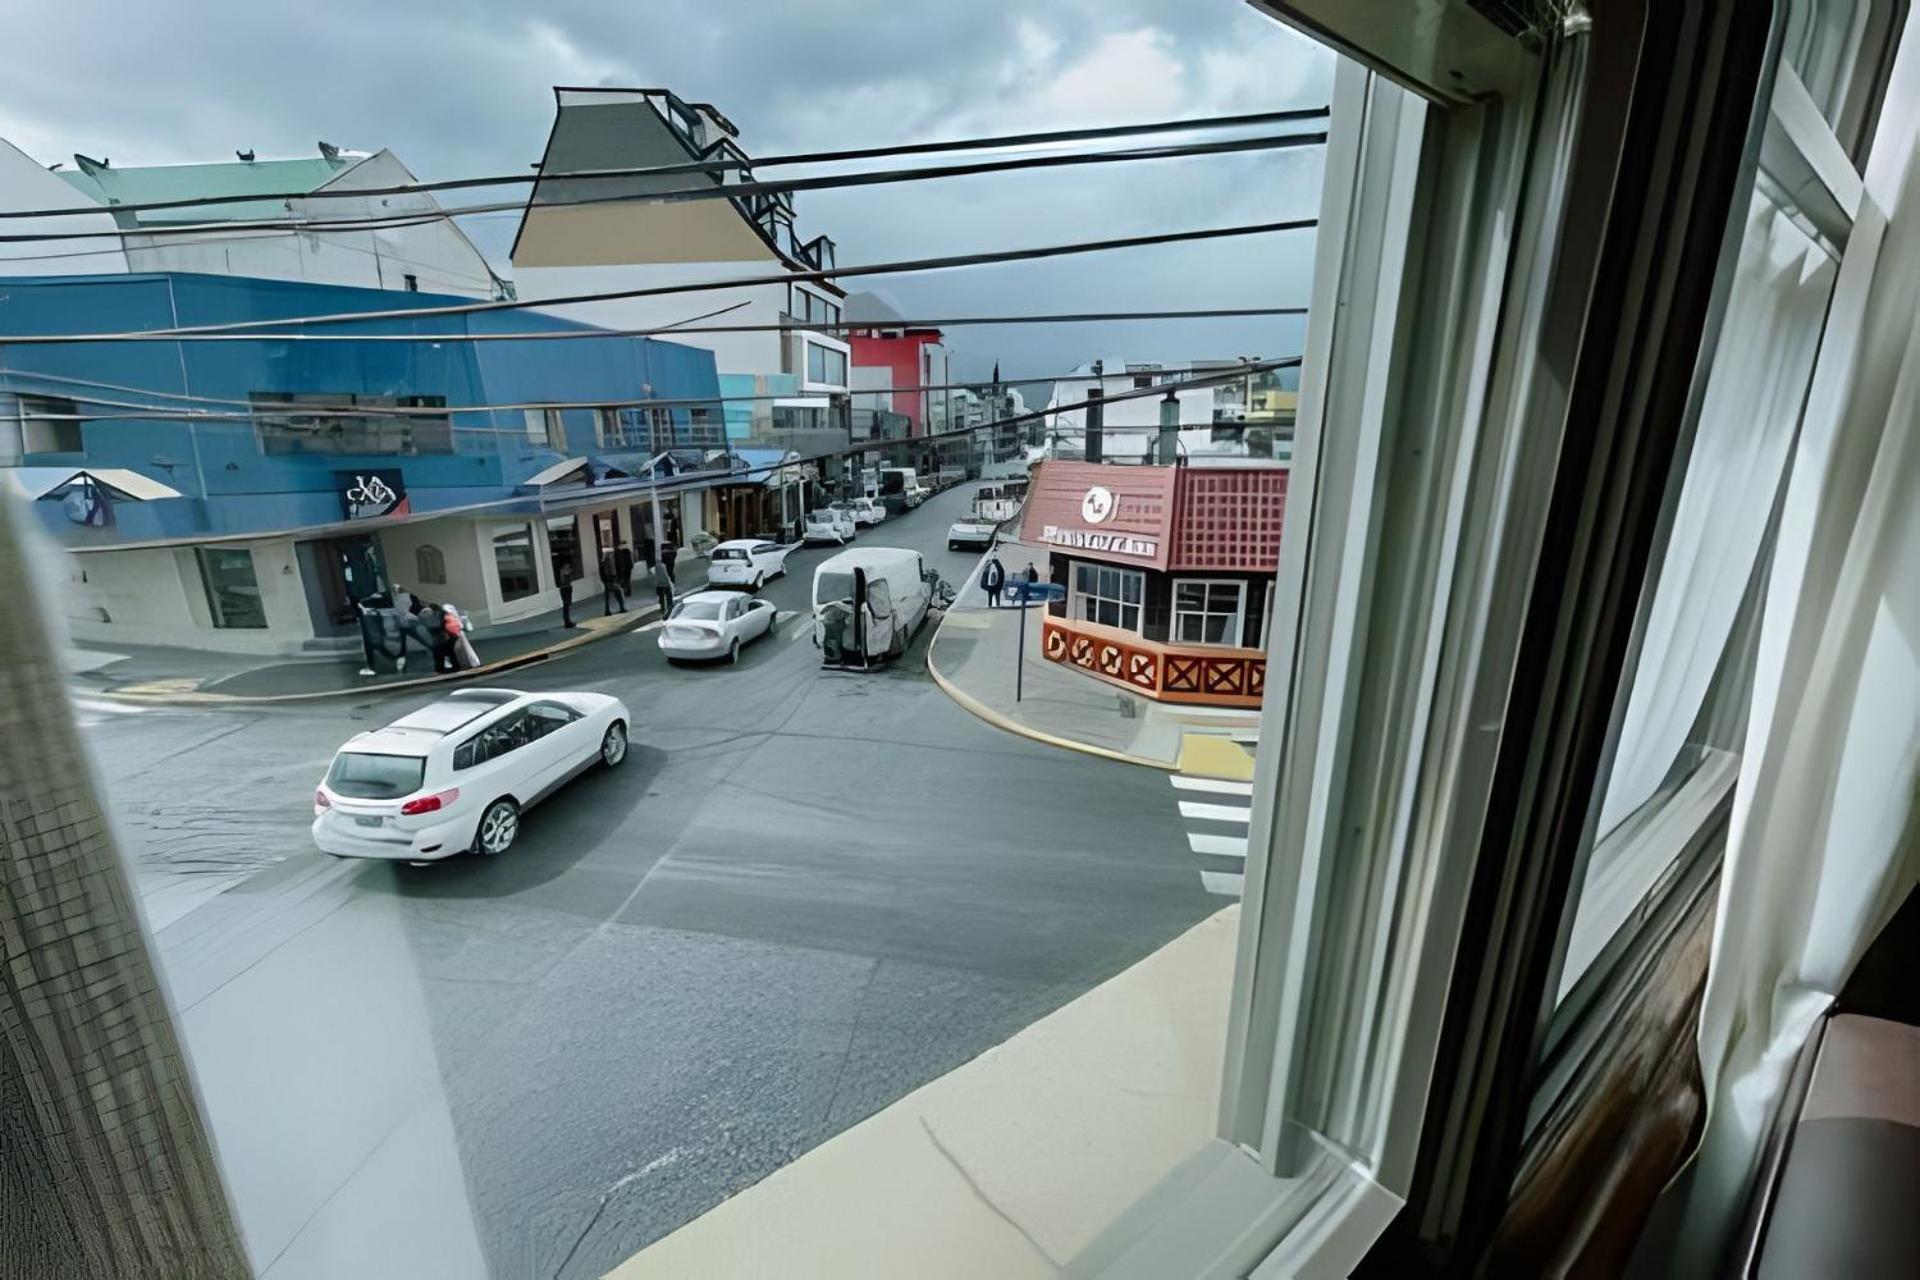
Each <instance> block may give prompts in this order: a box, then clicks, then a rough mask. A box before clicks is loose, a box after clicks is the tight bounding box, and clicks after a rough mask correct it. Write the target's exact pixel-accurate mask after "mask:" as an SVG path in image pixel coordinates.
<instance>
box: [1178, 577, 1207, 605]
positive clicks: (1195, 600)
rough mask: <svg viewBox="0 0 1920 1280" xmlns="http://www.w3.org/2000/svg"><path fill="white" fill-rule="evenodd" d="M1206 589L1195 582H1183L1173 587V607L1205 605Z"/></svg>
mask: <svg viewBox="0 0 1920 1280" xmlns="http://www.w3.org/2000/svg"><path fill="white" fill-rule="evenodd" d="M1206 601H1207V591H1206V588H1205V587H1204V586H1202V585H1201V584H1200V583H1197V582H1183V583H1181V584H1180V585H1179V586H1177V587H1175V588H1174V589H1173V607H1174V608H1176V609H1202V608H1205V607H1206Z"/></svg>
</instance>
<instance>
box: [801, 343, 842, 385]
mask: <svg viewBox="0 0 1920 1280" xmlns="http://www.w3.org/2000/svg"><path fill="white" fill-rule="evenodd" d="M807 381H809V382H826V383H831V384H833V385H834V386H837V387H838V386H845V385H846V382H847V357H846V356H845V355H844V354H842V353H841V352H838V351H833V350H829V349H828V348H826V347H817V346H815V345H814V344H813V343H811V342H809V343H808V344H807Z"/></svg>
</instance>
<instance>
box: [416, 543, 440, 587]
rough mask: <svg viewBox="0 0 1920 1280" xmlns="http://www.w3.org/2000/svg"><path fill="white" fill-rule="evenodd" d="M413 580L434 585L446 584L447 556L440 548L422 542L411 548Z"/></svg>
mask: <svg viewBox="0 0 1920 1280" xmlns="http://www.w3.org/2000/svg"><path fill="white" fill-rule="evenodd" d="M413 580H414V581H415V582H420V583H430V584H432V585H433V586H436V587H444V586H446V585H447V558H446V556H444V555H442V554H441V552H440V548H438V547H435V546H429V545H427V544H425V543H422V544H421V545H420V546H418V547H415V548H414V549H413Z"/></svg>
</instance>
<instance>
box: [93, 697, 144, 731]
mask: <svg viewBox="0 0 1920 1280" xmlns="http://www.w3.org/2000/svg"><path fill="white" fill-rule="evenodd" d="M151 710H153V708H152V707H140V706H135V705H134V704H132V703H130V702H117V701H115V700H113V699H111V698H88V697H83V696H80V695H78V694H76V695H74V696H73V718H74V722H75V723H76V724H78V725H79V726H80V727H81V728H82V729H87V728H91V727H92V726H94V725H97V724H105V723H106V722H107V721H109V720H112V719H114V718H115V717H117V716H138V715H145V714H146V713H147V712H149V711H151Z"/></svg>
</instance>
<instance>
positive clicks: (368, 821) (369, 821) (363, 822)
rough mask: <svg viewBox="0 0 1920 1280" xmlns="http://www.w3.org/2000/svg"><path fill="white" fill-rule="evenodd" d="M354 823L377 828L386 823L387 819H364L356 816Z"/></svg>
mask: <svg viewBox="0 0 1920 1280" xmlns="http://www.w3.org/2000/svg"><path fill="white" fill-rule="evenodd" d="M354 821H355V822H357V823H359V824H360V825H361V826H363V827H377V826H379V825H380V824H381V823H383V822H385V821H386V819H385V818H380V817H373V818H363V817H359V816H355V818H354Z"/></svg>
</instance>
